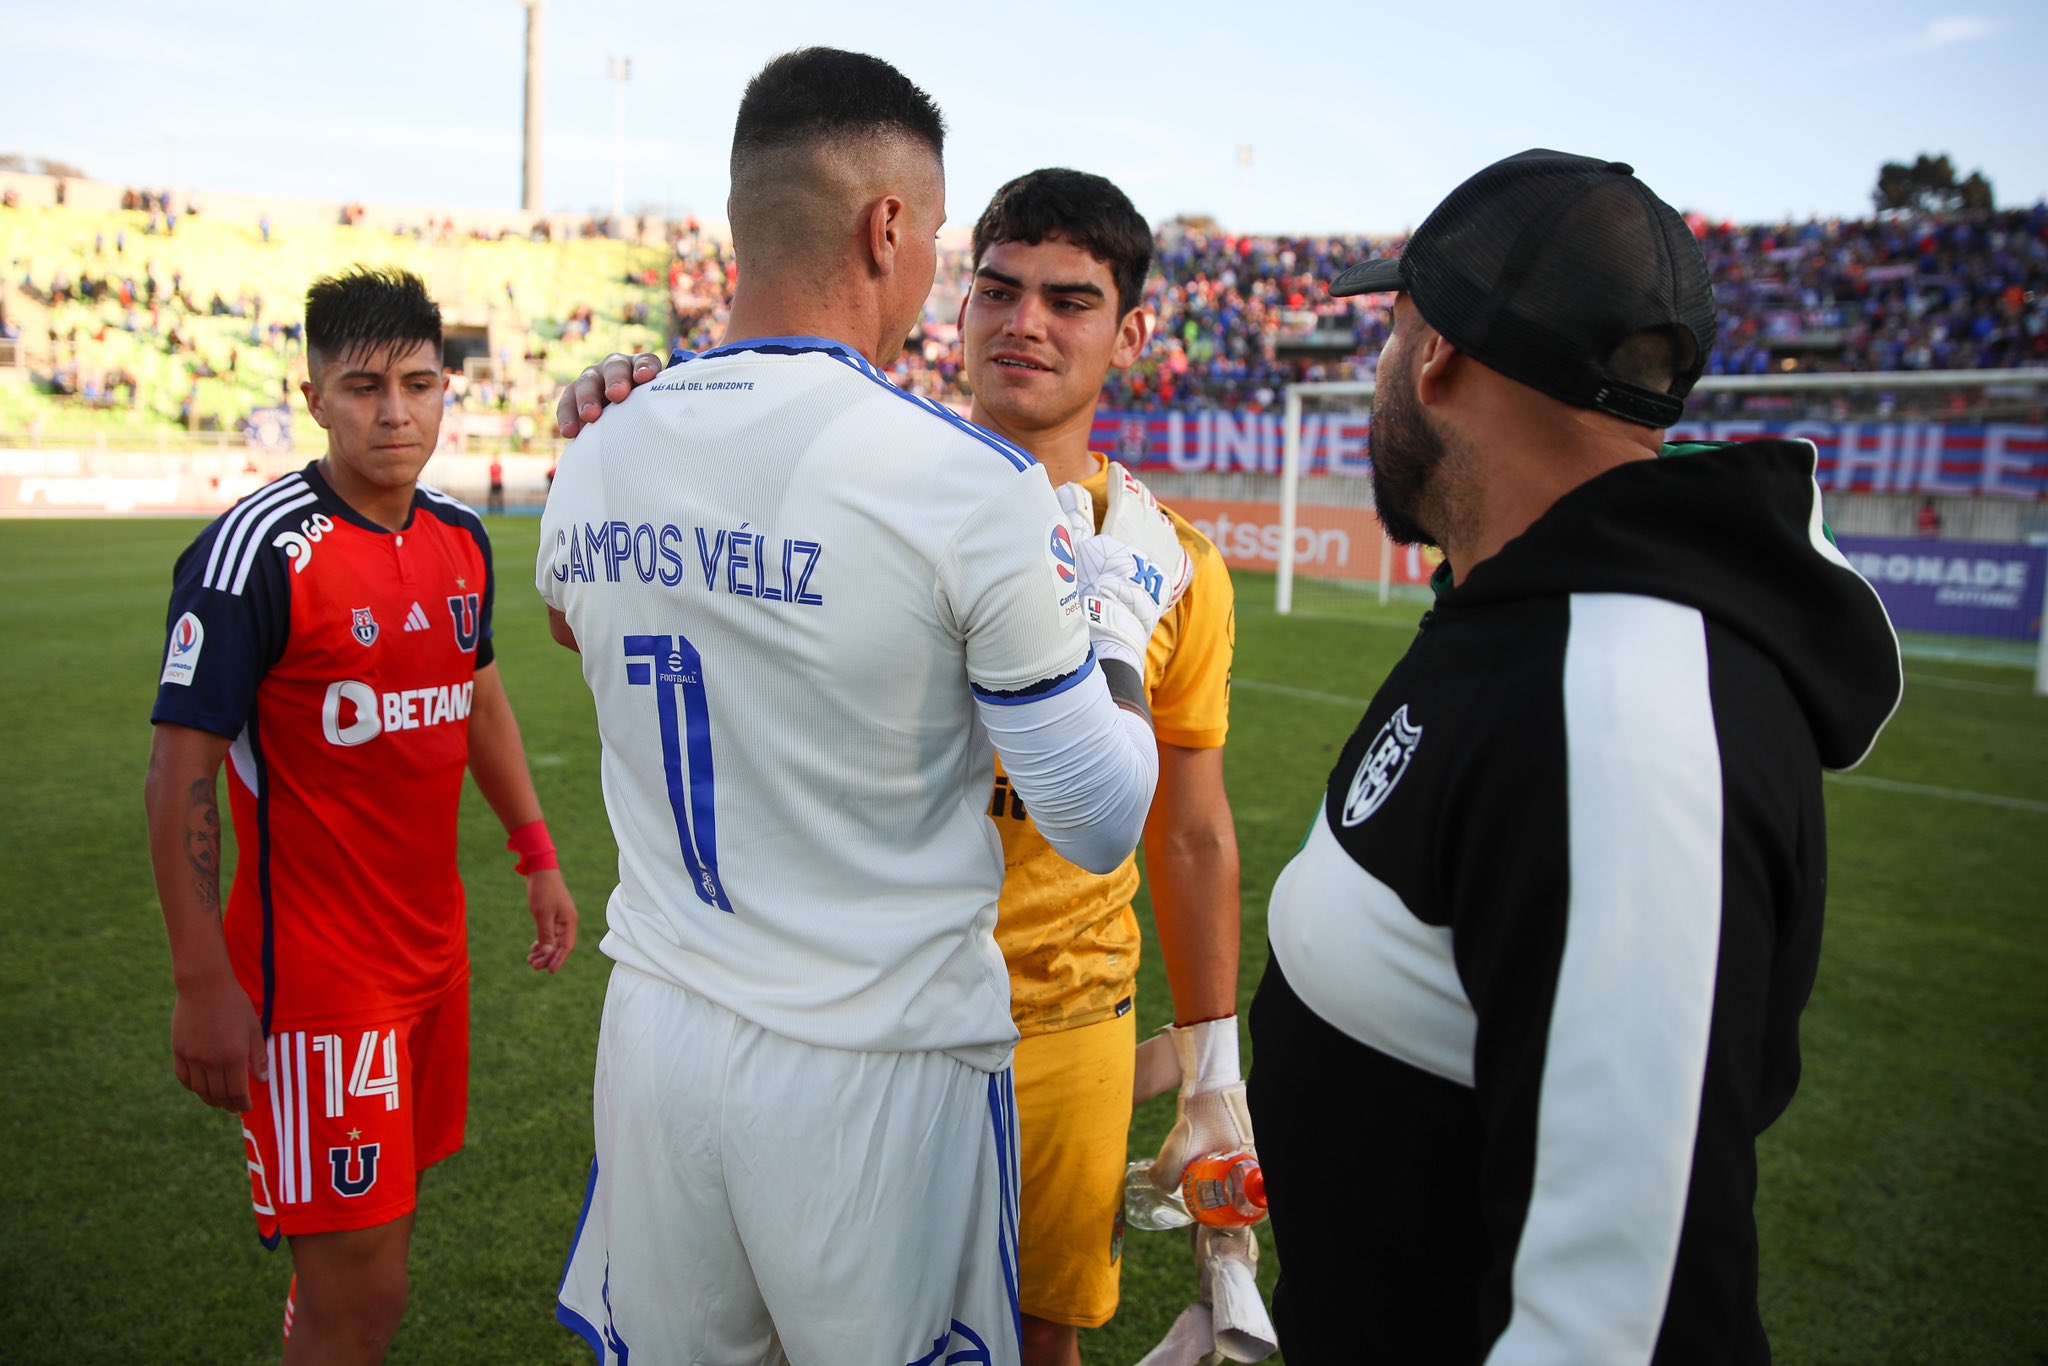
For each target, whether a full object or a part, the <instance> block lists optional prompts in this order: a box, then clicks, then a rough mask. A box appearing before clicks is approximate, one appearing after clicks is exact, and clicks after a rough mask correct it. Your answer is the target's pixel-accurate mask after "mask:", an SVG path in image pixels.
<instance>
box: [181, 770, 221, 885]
mask: <svg viewBox="0 0 2048 1366" xmlns="http://www.w3.org/2000/svg"><path fill="white" fill-rule="evenodd" d="M185 862H186V865H187V866H188V867H189V868H190V869H191V871H192V890H193V891H194V892H196V893H198V895H199V897H200V899H201V900H203V901H205V902H206V903H207V904H208V905H210V906H212V907H213V908H214V910H215V913H216V914H218V913H219V910H220V798H219V796H218V794H217V793H216V791H215V789H214V780H213V779H212V778H211V777H207V778H204V779H202V780H200V781H199V782H195V783H193V784H192V788H191V792H190V794H189V797H188V800H187V801H186V803H185Z"/></svg>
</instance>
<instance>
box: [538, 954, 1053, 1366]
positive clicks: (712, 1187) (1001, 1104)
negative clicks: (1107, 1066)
mask: <svg viewBox="0 0 2048 1366" xmlns="http://www.w3.org/2000/svg"><path fill="white" fill-rule="evenodd" d="M594 1118H595V1123H596V1130H597V1160H596V1162H595V1163H593V1164H592V1167H591V1173H590V1193H589V1196H588V1197H587V1199H586V1201H585V1204H584V1211H583V1221H582V1223H581V1225H580V1226H579V1227H578V1228H577V1230H576V1242H575V1246H574V1247H573V1248H572V1249H571V1251H570V1254H569V1268H568V1271H567V1273H566V1274H565V1275H564V1276H563V1278H562V1289H561V1296H560V1299H561V1304H560V1307H559V1309H558V1310H557V1317H558V1318H560V1319H561V1321H562V1322H563V1323H564V1324H565V1325H567V1326H568V1327H569V1328H570V1329H572V1330H573V1331H575V1332H576V1333H577V1334H579V1335H580V1336H581V1337H582V1338H583V1339H584V1340H585V1341H586V1342H588V1343H589V1344H590V1346H591V1349H592V1350H593V1351H595V1352H596V1353H597V1360H598V1363H599V1366H624V1364H625V1363H626V1361H627V1359H628V1356H629V1354H630V1355H631V1356H632V1358H633V1360H634V1361H635V1362H650V1363H651V1362H664V1363H666V1362H676V1363H685V1362H688V1363H699V1362H701V1363H705V1366H746V1364H747V1363H762V1366H768V1364H769V1363H783V1362H790V1363H795V1366H846V1363H859V1364H860V1366H935V1364H937V1363H946V1362H952V1363H956V1366H965V1364H966V1363H977V1364H978V1366H1017V1363H1018V1361H1019V1358H1020V1355H1021V1352H1020V1347H1019V1335H1020V1333H1021V1320H1020V1319H1019V1317H1018V1307H1017V1255H1016V1252H1017V1136H1016V1105H1015V1099H1014V1095H1013V1093H1012V1089H1011V1082H1010V1071H1009V1069H1008V1068H1004V1069H1003V1070H1002V1071H1000V1072H996V1073H988V1072H982V1071H979V1070H977V1069H975V1068H972V1067H969V1066H967V1065H966V1064H965V1063H962V1062H960V1061H958V1060H956V1059H954V1058H952V1057H949V1056H947V1055H946V1054H944V1053H938V1052H929V1053H926V1052H916V1053H861V1052H854V1051H851V1050H846V1049H833V1048H820V1047H816V1046H814V1045H811V1044H803V1043H798V1042H796V1041H795V1040H793V1039H789V1038H785V1037H783V1036H782V1035H779V1034H774V1033H771V1032H770V1031H768V1030H765V1029H762V1028H760V1027H759V1026H757V1025H754V1024H751V1023H749V1022H748V1021H746V1020H744V1019H742V1018H740V1017H739V1016H737V1015H735V1014H733V1013H732V1012H731V1011H729V1010H726V1009H725V1008H723V1007H722V1006H718V1005H715V1004H713V1003H712V1002H710V1001H707V1000H704V999H703V998H702V997H698V996H692V995H691V994H690V993H688V992H686V991H684V990H683V989H682V988H680V987H678V986H675V985H672V984H671V983H669V982H666V981H663V980H662V979H659V978H655V977H650V976H648V975H647V974H645V973H642V972H638V971H636V970H634V969H632V968H628V967H625V966H622V965H621V966H614V967H613V969H612V977H611V985H610V987H609V989H608V991H607V992H606V996H605V1007H604V1024H603V1028H602V1030H601V1032H600V1034H599V1037H598V1045H597V1081H596V1088H595V1097H594Z"/></svg>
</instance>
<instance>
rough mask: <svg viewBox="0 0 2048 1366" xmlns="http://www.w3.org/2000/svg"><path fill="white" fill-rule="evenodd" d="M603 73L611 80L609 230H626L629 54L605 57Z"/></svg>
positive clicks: (617, 233)
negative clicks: (610, 197) (610, 218)
mask: <svg viewBox="0 0 2048 1366" xmlns="http://www.w3.org/2000/svg"><path fill="white" fill-rule="evenodd" d="M604 74H605V76H606V77H607V78H608V79H610V81H611V83H612V232H613V233H614V234H615V235H617V236H621V237H623V236H624V235H625V231H626V82H627V81H629V80H631V79H632V78H633V59H632V58H631V57H607V58H605V62H604Z"/></svg>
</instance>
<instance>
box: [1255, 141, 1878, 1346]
mask: <svg viewBox="0 0 2048 1366" xmlns="http://www.w3.org/2000/svg"><path fill="white" fill-rule="evenodd" d="M1331 293H1333V294H1337V295H1350V294H1373V293H1393V294H1394V295H1396V298H1395V302H1394V330H1393V333H1392V335H1391V336H1390V337H1389V339H1388V341H1387V344H1386V349H1385V350H1384V352H1383V353H1382V356H1381V361H1380V367H1379V387H1378V392H1377V395H1376V399H1375V412H1374V421H1373V433H1372V454H1373V483H1374V488H1375V492H1376V494H1377V496H1378V499H1379V507H1380V516H1381V518H1382V519H1383V520H1384V521H1385V523H1386V525H1387V528H1388V530H1389V532H1390V534H1392V535H1393V536H1395V537H1396V539H1400V540H1404V541H1407V542H1410V543H1426V544H1433V545H1436V546H1440V547H1441V548H1442V549H1443V551H1444V553H1445V558H1446V569H1447V571H1448V574H1447V580H1448V581H1447V582H1446V583H1445V584H1444V585H1443V586H1442V591H1441V592H1440V594H1439V597H1438V599H1437V602H1436V605H1435V607H1434V609H1433V610H1432V611H1431V612H1430V613H1429V614H1428V615H1426V616H1425V617H1424V618H1423V622H1422V629H1421V630H1420V631H1419V632H1418V634H1417V636H1416V638H1415V641H1414V643H1413V644H1412V645H1411V646H1410V648H1409V650H1408V653H1407V655H1406V657H1405V658H1403V659H1402V661H1401V662H1400V664H1398V665H1397V666H1396V667H1395V668H1394V670H1393V672H1392V673H1391V674H1389V675H1388V677H1387V680H1386V682H1385V683H1384V684H1383V685H1382V686H1381V688H1380V690H1379V692H1378V695H1377V696H1376V697H1375V698H1374V699H1373V702H1372V704H1371V706H1370V707H1369V708H1368V710H1367V711H1366V714H1365V718H1364V720H1363V721H1362V722H1360V724H1359V726H1358V729H1357V730H1356V731H1355V732H1354V733H1353V735H1352V737H1351V740H1350V742H1349V743H1348V744H1347V745H1346V746H1345V748H1344V751H1343V754H1342V756H1341V757H1340V758H1339V759H1338V761H1337V766H1336V768H1335V770H1334V771H1333V772H1332V774H1331V777H1330V783H1329V789H1328V792H1327V793H1326V795H1325V800H1324V803H1323V808H1322V811H1321V812H1320V814H1319V816H1318V818H1317V820H1316V823H1315V825H1314V828H1313V829H1312V830H1311V832H1310V834H1309V838H1308V841H1307V843H1306V844H1305V845H1304V847H1303V849H1302V851H1301V853H1300V854H1299V855H1297V856H1296V857H1295V859H1294V860H1293V862H1291V863H1290V864H1289V865H1288V866H1287V868H1286V870H1285V871H1284V872H1283V873H1282V875H1281V877H1280V879H1279V881H1278V883H1277V884H1276V885H1275V887H1274V889H1273V898H1272V906H1271V911H1270V915H1269V920H1268V932H1269V935H1270V937H1271V947H1272V953H1271V961H1270V963H1269V965H1268V967H1267V970H1266V975H1265V978H1264V980H1263V982H1262V983H1261V984H1260V987H1259V991H1258V996H1257V999H1256V1000H1255V1001H1254V1003H1253V1006H1252V1014H1251V1031H1252V1038H1253V1043H1254V1048H1255V1052H1256V1055H1257V1056H1256V1063H1255V1066H1254V1068H1253V1071H1252V1076H1251V1083H1250V1087H1251V1109H1252V1114H1253V1118H1254V1122H1255V1124H1256V1126H1257V1129H1258V1132H1259V1136H1260V1145H1259V1146H1260V1154H1261V1157H1262V1158H1263V1160H1264V1163H1265V1169H1266V1178H1267V1190H1268V1193H1269V1195H1270V1198H1271V1201H1272V1210H1273V1227H1274V1234H1275V1236H1276V1238H1277V1240H1278V1250H1279V1254H1280V1262H1281V1280H1280V1286H1279V1291H1278V1295H1277V1297H1276V1301H1275V1312H1276V1318H1277V1320H1278V1325H1279V1329H1280V1337H1281V1346H1282V1349H1283V1350H1284V1351H1285V1352H1286V1354H1287V1359H1288V1361H1289V1362H1292V1363H1295V1366H1316V1363H1321V1362H1345V1363H1354V1362H1360V1361H1371V1362H1382V1361H1384V1362H1399V1363H1414V1362H1430V1363H1440V1362H1441V1363H1451V1362H1456V1363H1467V1362H1482V1361H1483V1362H1488V1363H1507V1362H1528V1361H1557V1362H1567V1361H1568V1362H1574V1363H1610V1362H1613V1363H1620V1362H1632V1363H1633V1362H1656V1363H1678V1362H1699V1363H1709V1362H1711V1363H1715V1364H1716V1366H1738V1364H1741V1363H1752V1362H1767V1361H1768V1360H1769V1359H1770V1349H1769V1346H1768V1344H1767V1343H1766V1341H1765V1338H1764V1332H1763V1326H1762V1322H1761V1320H1760V1318H1759V1316H1758V1313H1757V1300H1756V1277H1757V1240H1756V1224H1755V1215H1754V1204H1755V1197H1756V1137H1757V1135H1758V1134H1759V1133H1760V1132H1761V1131H1762V1130H1763V1129H1764V1128H1765V1127H1766V1126H1767V1125H1769V1124H1770V1123H1771V1122H1772V1120H1774V1119H1775V1118H1776V1117H1777V1116H1778V1115H1779V1114H1780V1113H1781V1112H1782V1111H1783V1110H1784V1108H1785V1105H1786V1104H1787V1102H1788V1101H1789V1100H1790V1099H1791V1096H1792V1092H1793V1090H1794V1089H1795V1087H1796V1086H1797V1083H1798V1075H1799V1043H1798V1018H1799V1012H1800V1010H1801V1008H1802V1007H1803V1006H1804V1004H1805V1002H1806V999H1807V996H1808V993H1809V991H1810V990H1811V987H1812V983H1813V977H1814V971H1815V967H1816V965H1817V962H1818V958H1819V952H1820V932H1821V908H1822V903H1823V900H1824V898H1825V893H1826V828H1825V815H1824V811H1823V807H1822V801H1821V782H1820V778H1821V770H1822V769H1823V768H1847V767H1851V766H1853V765H1855V764H1856V763H1857V762H1859V761H1860V760H1861V759H1862V758H1863V756H1864V755H1865V754H1866V753H1867V752H1868V751H1869V749H1870V747H1871V745H1872V744H1873V743H1874V742H1875V740H1876V738H1877V734H1878V732H1879V730H1880V729H1881V728H1882V727H1883V725H1884V723H1885V722H1886V720H1887V719H1889V717H1890V716H1891V713H1892V712H1893V710H1894V709H1895V708H1896V706H1897V705H1898V701H1899V697H1900V692H1901V686H1902V683H1901V679H1902V675H1901V671H1900V666H1899V656H1898V645H1897V640H1896V637H1895V636H1894V635H1893V634H1892V630H1891V625H1890V622H1889V621H1888V620H1887V618H1886V617H1885V614H1884V610H1883V608H1882V607H1881V606H1880V604H1879V602H1878V599H1877V596H1876V594H1875V593H1874V592H1873V591H1872V590H1871V589H1870V587H1869V586H1868V585H1867V584H1866V583H1864V581H1863V580H1862V579H1861V578H1859V577H1858V576H1857V575H1856V573H1855V572H1854V571H1853V570H1852V569H1850V567H1849V565H1848V563H1847V562H1846V561H1845V560H1844V559H1843V558H1842V556H1841V555H1840V554H1839V553H1838V552H1837V551H1836V550H1835V548H1834V546H1833V545H1832V543H1831V542H1830V541H1829V539H1828V537H1827V534H1826V529H1825V527H1824V526H1823V524H1822V521H1821V507H1820V492H1819V489H1818V488H1817V487H1816V486H1815V484H1814V481H1813V469H1814V459H1815V454H1814V450H1813V448H1812V446H1810V445H1808V444H1807V443H1804V442H1790V441H1773V442H1757V443H1754V444H1750V445H1743V446H1714V447H1707V448H1683V451H1682V452H1681V450H1680V449H1678V448H1672V449H1666V448H1664V447H1663V445H1662V440H1663V433H1664V429H1665V428H1667V427H1669V426H1670V425H1671V424H1672V423H1673V422H1675V421H1676V420H1677V419H1678V417H1679V415H1680V413H1681V412H1682V411H1683V409H1684V403H1683V399H1684V396H1685V395H1686V394H1687V393H1688V392H1689V391H1690V390H1691V388H1692V385H1693V382H1694V381H1695V380H1696V379H1698V377H1699V375H1700V373H1701V371H1702V370H1703V369H1704V368H1705V365H1706V359H1707V354H1708V352H1709V351H1710V350H1711V348H1712V346H1713V342H1714V333H1715V326H1716V323H1715V308H1714V300H1713V291H1712V287H1711V285H1710V284H1709V281H1708V277H1707V268H1706V262H1705V260H1704V259H1703V257H1702V256H1701V254H1700V251H1699V248H1698V246H1697V245H1696V244H1695V242H1694V240H1693V238H1692V235H1691V233H1690V232H1689V231H1688V230H1687V229H1686V226H1685V224H1684V221H1683V220H1682V219H1681V218H1680V217H1679V216H1678V215H1677V214H1676V213H1675V212H1673V211H1672V209H1671V208H1670V206H1669V205H1667V204H1665V203H1664V202H1663V201H1662V200H1660V199H1658V198H1657V197H1656V196H1655V195H1654V194H1652V193H1651V192H1650V190H1649V189H1648V188H1647V187H1646V186H1644V185H1643V184H1642V182H1640V181H1639V180H1637V179H1636V178H1635V176H1634V174H1633V172H1632V171H1631V169H1630V168H1629V167H1628V166H1625V165H1622V164H1619V163H1610V162H1603V161H1598V160H1593V159H1590V158H1586V157H1575V156H1566V155H1563V154H1561V153H1557V152H1549V151H1531V152H1525V153H1522V154H1521V155H1519V156H1515V157H1510V158H1508V159H1507V160H1505V161H1501V162H1498V163H1496V164H1495V165H1493V166H1490V167H1488V168H1487V169H1486V170H1484V171H1481V172H1480V173H1479V174H1477V175H1475V176H1474V177H1472V178H1471V179H1470V180H1468V181H1466V182H1465V183H1464V184H1463V185H1462V186H1460V187H1459V188H1458V189H1457V190H1455V191H1453V192H1452V194H1451V195H1450V197H1449V198H1448V199H1446V200H1445V201H1444V203H1443V204H1442V205H1440V206H1439V207H1438V208H1437V209H1436V210H1435V211H1434V212H1433V213H1432V214H1431V215H1430V216H1429V218H1428V219H1427V220H1426V221H1425V222H1424V223H1423V224H1422V226H1421V228H1419V229H1418V230H1417V231H1416V233H1415V235H1414V237H1413V239H1412V240H1411V241H1410V243H1409V246H1408V249H1407V251H1406V253H1405V254H1404V255H1403V256H1402V257H1401V258H1400V259H1398V260H1382V261H1372V262H1368V263H1365V264H1363V265H1360V266H1355V267H1353V268H1352V269H1351V270H1349V271H1346V272H1345V273H1344V274H1343V275H1342V276H1340V277H1339V278H1338V279H1337V281H1336V282H1335V283H1334V284H1333V285H1332V287H1331ZM1681 454H1682V458H1671V459H1660V458H1658V457H1659V456H1660V455H1674V456H1679V455H1681Z"/></svg>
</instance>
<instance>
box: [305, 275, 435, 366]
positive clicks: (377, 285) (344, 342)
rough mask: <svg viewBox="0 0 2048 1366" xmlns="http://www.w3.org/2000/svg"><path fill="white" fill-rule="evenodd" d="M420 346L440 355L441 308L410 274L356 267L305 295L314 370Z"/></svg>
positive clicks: (323, 280) (316, 284)
mask: <svg viewBox="0 0 2048 1366" xmlns="http://www.w3.org/2000/svg"><path fill="white" fill-rule="evenodd" d="M420 342H432V343H433V344H434V350H435V351H436V353H438V352H439V351H440V349H441V306H440V305H439V304H437V303H435V302H434V300H433V297H432V296H431V295H429V294H428V293H427V286H426V283H425V282H424V281H422V280H421V279H420V277H419V276H417V275H415V274H413V273H412V272H411V271H409V270H398V269H396V268H392V269H379V268H377V267H375V266H356V267H355V268H354V269H352V270H347V271H343V272H342V273H340V274H338V275H328V276H324V277H322V278H321V279H318V280H315V281H314V282H313V287H312V288H311V289H309V290H307V291H306V349H307V351H308V352H309V353H311V354H312V355H317V356H318V357H319V358H320V361H319V362H318V363H319V364H325V363H326V362H327V361H330V360H339V359H341V358H343V357H346V356H373V355H375V354H377V353H378V352H379V351H383V350H386V349H389V348H395V347H399V346H404V347H408V348H409V347H411V346H415V345H418V344H419V343H420ZM439 360H440V358H439V355H438V354H437V355H436V357H435V362H436V364H439Z"/></svg>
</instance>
